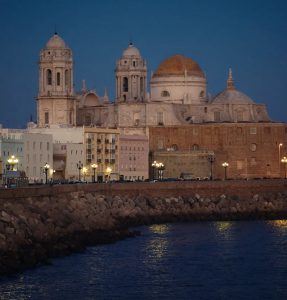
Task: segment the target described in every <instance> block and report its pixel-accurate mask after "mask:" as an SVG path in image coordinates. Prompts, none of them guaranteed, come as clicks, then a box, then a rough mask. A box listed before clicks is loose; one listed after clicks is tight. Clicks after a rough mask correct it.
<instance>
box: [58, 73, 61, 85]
mask: <svg viewBox="0 0 287 300" xmlns="http://www.w3.org/2000/svg"><path fill="white" fill-rule="evenodd" d="M57 85H61V74H60V72H57Z"/></svg>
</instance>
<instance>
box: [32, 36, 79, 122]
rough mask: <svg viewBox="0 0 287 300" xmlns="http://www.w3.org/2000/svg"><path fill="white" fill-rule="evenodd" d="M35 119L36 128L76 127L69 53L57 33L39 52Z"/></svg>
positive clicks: (71, 65) (69, 50)
mask: <svg viewBox="0 0 287 300" xmlns="http://www.w3.org/2000/svg"><path fill="white" fill-rule="evenodd" d="M37 119H38V127H50V125H58V126H73V125H75V123H76V100H75V97H74V90H73V57H72V51H71V49H70V48H69V47H67V46H66V44H65V42H64V40H63V39H62V38H61V37H60V36H59V35H58V34H57V33H55V34H54V35H53V36H52V37H51V38H50V39H49V41H48V43H47V44H46V47H45V48H44V49H42V50H41V52H40V60H39V92H38V97H37Z"/></svg>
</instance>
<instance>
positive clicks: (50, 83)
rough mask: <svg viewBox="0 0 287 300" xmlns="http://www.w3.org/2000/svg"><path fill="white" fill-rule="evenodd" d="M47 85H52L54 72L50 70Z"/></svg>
mask: <svg viewBox="0 0 287 300" xmlns="http://www.w3.org/2000/svg"><path fill="white" fill-rule="evenodd" d="M47 84H48V85H52V71H51V70H50V69H48V70H47Z"/></svg>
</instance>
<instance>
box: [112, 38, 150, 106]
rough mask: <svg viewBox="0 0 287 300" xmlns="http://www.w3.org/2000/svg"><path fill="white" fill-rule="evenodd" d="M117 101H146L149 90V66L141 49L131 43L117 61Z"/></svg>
mask: <svg viewBox="0 0 287 300" xmlns="http://www.w3.org/2000/svg"><path fill="white" fill-rule="evenodd" d="M115 75H116V101H117V102H144V101H145V100H146V90H147V66H146V62H145V60H144V59H143V58H142V57H141V55H140V52H139V50H138V49H137V48H136V47H135V46H134V45H133V43H130V44H129V46H128V48H127V49H126V50H124V52H123V55H122V57H121V58H120V59H119V60H118V61H117V64H116V69H115Z"/></svg>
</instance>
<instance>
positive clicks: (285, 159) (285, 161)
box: [281, 156, 287, 179]
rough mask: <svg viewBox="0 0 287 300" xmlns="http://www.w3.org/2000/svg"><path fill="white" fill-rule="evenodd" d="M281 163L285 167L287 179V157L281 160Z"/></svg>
mask: <svg viewBox="0 0 287 300" xmlns="http://www.w3.org/2000/svg"><path fill="white" fill-rule="evenodd" d="M281 162H282V163H283V164H284V165H285V179H286V178H287V169H286V166H287V157H286V156H284V157H283V158H282V159H281Z"/></svg>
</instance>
